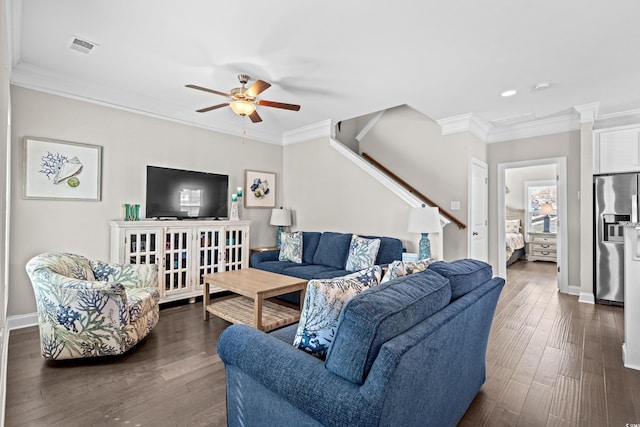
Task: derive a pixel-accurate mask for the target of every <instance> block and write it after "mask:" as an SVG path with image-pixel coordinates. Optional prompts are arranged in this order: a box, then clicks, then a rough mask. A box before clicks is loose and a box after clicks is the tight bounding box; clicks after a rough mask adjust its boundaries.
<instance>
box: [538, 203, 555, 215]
mask: <svg viewBox="0 0 640 427" xmlns="http://www.w3.org/2000/svg"><path fill="white" fill-rule="evenodd" d="M540 215H553V206H551V204H549V203H545V204H544V205H542V207H541V208H540Z"/></svg>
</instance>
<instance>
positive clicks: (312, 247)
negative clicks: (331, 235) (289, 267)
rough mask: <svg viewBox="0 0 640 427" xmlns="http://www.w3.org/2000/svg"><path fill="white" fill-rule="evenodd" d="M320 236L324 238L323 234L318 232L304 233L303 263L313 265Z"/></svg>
mask: <svg viewBox="0 0 640 427" xmlns="http://www.w3.org/2000/svg"><path fill="white" fill-rule="evenodd" d="M320 236H322V233H319V232H317V231H303V232H302V262H304V263H305V264H313V256H314V255H315V253H316V249H318V242H320Z"/></svg>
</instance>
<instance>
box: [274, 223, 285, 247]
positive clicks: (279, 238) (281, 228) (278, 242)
mask: <svg viewBox="0 0 640 427" xmlns="http://www.w3.org/2000/svg"><path fill="white" fill-rule="evenodd" d="M283 231H284V226H282V225H279V226H278V234H277V235H276V247H277V248H278V249H280V248H282V232H283Z"/></svg>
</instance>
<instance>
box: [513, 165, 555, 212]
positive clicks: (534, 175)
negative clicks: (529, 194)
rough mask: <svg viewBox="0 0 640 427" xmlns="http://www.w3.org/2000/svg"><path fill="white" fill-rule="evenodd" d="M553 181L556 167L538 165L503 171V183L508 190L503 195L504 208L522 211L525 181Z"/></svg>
mask: <svg viewBox="0 0 640 427" xmlns="http://www.w3.org/2000/svg"><path fill="white" fill-rule="evenodd" d="M547 180H550V181H555V180H556V166H555V165H540V166H527V167H523V168H512V169H507V170H505V173H504V183H505V185H506V186H507V187H508V188H509V192H508V193H505V195H504V199H505V206H508V207H510V208H514V209H524V207H525V203H524V199H525V192H524V183H525V182H527V181H547Z"/></svg>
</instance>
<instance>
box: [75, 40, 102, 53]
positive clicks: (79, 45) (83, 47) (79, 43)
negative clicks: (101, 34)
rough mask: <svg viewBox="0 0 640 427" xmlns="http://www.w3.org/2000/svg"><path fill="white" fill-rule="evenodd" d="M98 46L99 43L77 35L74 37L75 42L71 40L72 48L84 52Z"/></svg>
mask: <svg viewBox="0 0 640 427" xmlns="http://www.w3.org/2000/svg"><path fill="white" fill-rule="evenodd" d="M96 46H98V45H97V44H95V43H92V42H89V41H86V40H82V39H79V38H77V37H74V38H73V42H71V49H73V50H77V51H78V52H82V53H89V52H91V50H92V49H93V48H94V47H96Z"/></svg>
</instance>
